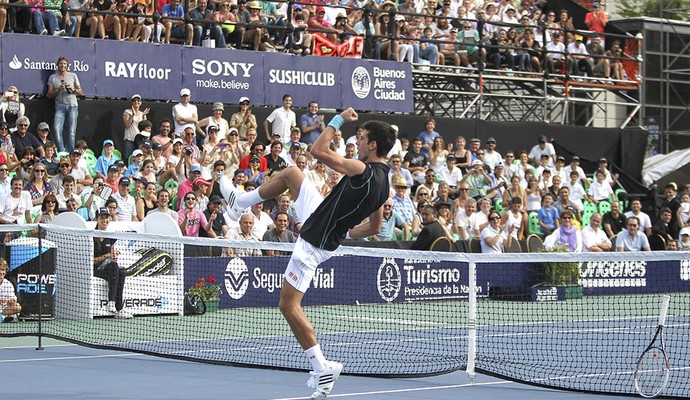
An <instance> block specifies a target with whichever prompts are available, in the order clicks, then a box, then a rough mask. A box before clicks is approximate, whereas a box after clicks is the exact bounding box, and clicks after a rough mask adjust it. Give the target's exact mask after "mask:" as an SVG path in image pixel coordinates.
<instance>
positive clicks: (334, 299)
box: [184, 256, 488, 308]
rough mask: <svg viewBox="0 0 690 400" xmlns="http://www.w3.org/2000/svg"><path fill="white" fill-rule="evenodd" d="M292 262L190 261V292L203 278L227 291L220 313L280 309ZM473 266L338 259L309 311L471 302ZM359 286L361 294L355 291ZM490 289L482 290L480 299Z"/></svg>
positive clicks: (323, 275) (318, 280)
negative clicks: (324, 307)
mask: <svg viewBox="0 0 690 400" xmlns="http://www.w3.org/2000/svg"><path fill="white" fill-rule="evenodd" d="M287 261H288V257H242V258H240V257H233V258H231V257H223V258H185V278H184V281H185V289H188V288H190V287H192V286H194V285H195V284H196V283H197V280H198V279H199V278H200V277H202V276H203V277H206V278H208V277H209V276H213V277H214V278H215V279H216V280H217V281H218V282H222V285H221V291H222V295H221V299H220V308H236V307H275V306H277V305H278V300H279V297H280V289H281V287H282V285H283V273H284V271H285V266H286V265H287ZM467 279H468V273H467V264H462V263H451V262H446V261H435V260H416V259H390V258H373V257H356V256H341V257H333V258H331V259H330V260H328V261H327V262H325V263H323V264H322V265H320V266H319V267H318V268H317V269H316V273H315V275H314V279H313V281H312V284H311V286H310V288H309V296H305V298H304V305H332V304H372V303H374V304H375V303H390V302H395V303H401V302H414V301H436V300H448V299H466V298H467V297H468V290H469V289H468V280H467ZM355 286H356V288H357V290H353V288H354V287H355ZM487 290H488V288H487V287H485V286H482V287H478V288H477V293H478V295H479V296H486V293H487Z"/></svg>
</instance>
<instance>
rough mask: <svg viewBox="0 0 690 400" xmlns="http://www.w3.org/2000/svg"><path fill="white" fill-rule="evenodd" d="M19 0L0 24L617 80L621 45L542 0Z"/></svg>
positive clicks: (596, 18) (602, 16)
mask: <svg viewBox="0 0 690 400" xmlns="http://www.w3.org/2000/svg"><path fill="white" fill-rule="evenodd" d="M19 3H21V2H19ZM27 3H28V5H30V6H32V7H31V8H15V7H12V6H10V5H4V6H3V7H0V11H1V12H0V31H5V29H7V30H9V31H11V32H32V33H35V34H39V35H46V34H47V35H57V36H62V35H67V36H76V37H79V36H84V37H90V38H103V39H107V38H110V39H114V40H128V41H141V42H156V43H181V44H185V45H194V46H202V45H203V46H207V47H216V48H223V49H225V48H232V49H247V50H255V51H287V52H292V53H297V54H302V55H307V54H310V53H311V52H312V50H313V49H312V43H313V42H314V40H313V39H314V35H316V34H318V35H321V36H323V37H324V38H325V39H327V40H329V41H331V42H332V43H333V44H335V45H338V44H341V43H344V42H346V41H347V40H349V39H350V38H351V37H354V36H364V37H366V38H367V40H366V41H365V45H364V54H363V56H364V57H365V58H374V59H386V60H397V61H406V62H412V63H415V64H420V63H428V64H432V65H456V66H464V67H467V66H470V65H474V66H476V65H477V64H479V63H483V64H485V65H486V66H488V67H490V68H495V69H506V70H515V71H535V72H541V71H543V70H545V69H546V70H549V71H550V72H552V73H554V72H555V73H565V72H568V73H570V74H573V75H581V74H586V75H587V76H589V77H599V78H606V79H607V78H614V79H618V80H622V79H624V78H625V71H624V69H623V64H622V60H623V59H624V56H623V50H622V48H621V43H620V42H619V41H617V40H613V41H612V43H611V45H610V46H608V47H607V46H605V42H606V39H607V35H606V34H605V33H604V30H605V27H606V25H607V24H608V16H607V13H606V11H605V6H604V4H603V3H602V4H600V3H598V2H594V3H593V5H592V10H591V12H589V13H587V15H586V16H585V18H584V20H583V21H578V22H579V23H578V24H577V25H578V26H581V27H586V28H583V29H582V30H576V28H575V25H574V24H573V18H572V17H570V16H569V14H568V11H567V10H554V9H553V7H552V6H551V7H550V5H549V2H548V1H544V0H515V1H509V0H500V1H491V0H489V1H482V0H462V1H460V0H400V1H399V2H397V3H396V2H395V1H391V0H386V1H382V0H371V1H370V0H363V1H359V0H342V1H338V0H329V1H324V2H307V3H303V4H294V2H291V3H288V2H274V1H268V0H254V1H249V2H248V1H247V0H187V1H185V2H183V3H181V2H180V0H158V1H157V2H154V1H153V0H83V1H80V0H72V1H70V2H68V4H69V7H67V8H63V9H61V8H60V5H61V2H59V1H57V0H28V2H27ZM298 3H299V2H298ZM156 5H157V8H155V7H156ZM288 7H292V8H291V9H288ZM99 12H108V13H105V14H103V13H99ZM154 12H156V13H155V14H154ZM2 16H5V18H2ZM7 16H9V17H10V18H9V19H7ZM7 22H9V23H7ZM607 48H608V50H606V49H607Z"/></svg>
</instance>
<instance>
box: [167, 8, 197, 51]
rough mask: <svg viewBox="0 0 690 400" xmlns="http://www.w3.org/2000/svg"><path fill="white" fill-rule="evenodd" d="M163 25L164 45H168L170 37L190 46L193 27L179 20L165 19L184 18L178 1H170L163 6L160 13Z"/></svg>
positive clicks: (182, 9)
mask: <svg viewBox="0 0 690 400" xmlns="http://www.w3.org/2000/svg"><path fill="white" fill-rule="evenodd" d="M161 16H162V17H163V24H164V25H165V43H170V36H172V37H175V38H179V39H186V41H185V44H186V45H191V44H192V41H193V40H194V26H193V25H192V24H186V23H185V22H184V21H183V20H181V19H169V18H165V17H176V18H182V17H184V8H182V6H181V5H180V0H171V1H170V4H166V5H164V6H163V11H162V12H161Z"/></svg>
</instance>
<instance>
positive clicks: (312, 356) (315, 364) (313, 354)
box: [255, 190, 326, 374]
mask: <svg viewBox="0 0 690 400" xmlns="http://www.w3.org/2000/svg"><path fill="white" fill-rule="evenodd" d="M255 192H256V190H255ZM304 354H306V355H307V358H308V359H309V362H310V363H311V367H312V368H313V369H314V372H316V373H317V374H318V373H321V372H323V371H325V370H326V357H324V356H323V353H322V352H321V345H319V344H317V345H316V346H314V347H311V348H309V349H306V350H304Z"/></svg>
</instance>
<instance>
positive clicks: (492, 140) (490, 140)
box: [486, 136, 496, 143]
mask: <svg viewBox="0 0 690 400" xmlns="http://www.w3.org/2000/svg"><path fill="white" fill-rule="evenodd" d="M486 143H496V139H494V137H493V136H489V138H488V139H486Z"/></svg>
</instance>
